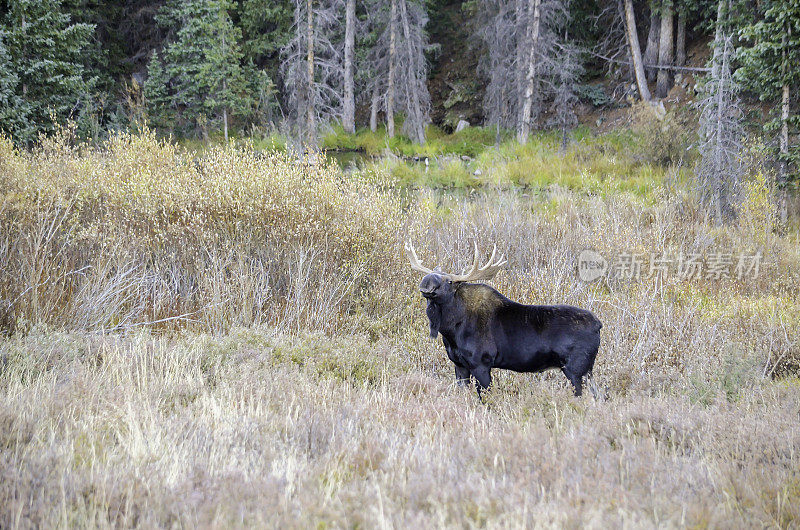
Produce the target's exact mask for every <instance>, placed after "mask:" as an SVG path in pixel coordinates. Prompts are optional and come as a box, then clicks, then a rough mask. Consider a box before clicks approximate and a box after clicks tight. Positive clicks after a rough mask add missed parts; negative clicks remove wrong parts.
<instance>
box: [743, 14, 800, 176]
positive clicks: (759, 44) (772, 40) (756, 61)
mask: <svg viewBox="0 0 800 530" xmlns="http://www.w3.org/2000/svg"><path fill="white" fill-rule="evenodd" d="M764 6H765V10H764V13H763V19H762V20H759V21H757V22H755V23H753V24H748V25H746V26H745V27H744V28H743V29H742V30H741V31H740V37H742V38H743V39H744V40H745V42H746V44H745V45H744V46H742V47H741V48H740V49H739V58H740V60H741V63H742V66H741V68H740V69H739V71H738V72H737V74H738V78H739V80H740V81H741V82H742V83H743V84H744V85H745V86H747V87H748V88H750V89H751V90H752V91H753V92H754V93H756V94H758V97H759V98H760V99H761V100H762V101H768V102H770V103H772V104H773V105H774V108H775V109H776V110H777V112H776V113H775V114H776V116H775V118H774V119H773V120H771V121H770V122H769V123H767V124H766V129H767V130H768V131H774V130H776V129H777V130H778V131H779V145H780V147H779V150H780V153H779V156H780V159H781V162H782V163H781V177H782V179H783V180H785V179H786V178H788V176H789V174H790V172H791V171H792V170H793V169H794V170H796V168H797V162H798V159H800V153H798V152H797V145H796V142H794V143H790V140H791V139H792V138H793V137H794V136H795V135H796V132H797V127H798V125H800V114H798V106H797V103H796V102H797V92H798V89H800V69H798V68H797V65H798V64H800V0H770V1H768V2H765V3H764Z"/></svg>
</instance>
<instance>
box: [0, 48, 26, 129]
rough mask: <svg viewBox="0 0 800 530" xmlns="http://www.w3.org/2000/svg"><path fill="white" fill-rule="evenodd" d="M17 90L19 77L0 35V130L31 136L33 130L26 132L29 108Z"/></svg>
mask: <svg viewBox="0 0 800 530" xmlns="http://www.w3.org/2000/svg"><path fill="white" fill-rule="evenodd" d="M18 90H19V76H17V74H16V72H15V71H14V68H13V67H12V63H11V56H10V55H9V53H8V49H7V48H6V45H5V42H4V39H3V34H2V33H0V129H2V130H3V131H5V132H8V133H11V134H16V135H32V134H33V133H34V131H33V130H30V131H28V130H26V127H28V126H29V123H30V122H29V121H28V114H29V113H30V107H29V105H27V103H26V102H25V101H24V100H23V99H22V98H21V97H20V95H19V93H18Z"/></svg>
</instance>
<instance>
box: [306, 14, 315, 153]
mask: <svg viewBox="0 0 800 530" xmlns="http://www.w3.org/2000/svg"><path fill="white" fill-rule="evenodd" d="M306 10H307V11H308V26H307V33H306V38H307V40H308V43H307V45H308V55H307V58H306V67H307V69H308V70H307V72H308V79H307V83H308V88H307V90H308V99H307V101H306V105H307V109H306V134H307V136H308V145H312V144H314V143H316V134H315V131H314V129H315V128H316V127H315V124H314V5H313V0H307V1H306Z"/></svg>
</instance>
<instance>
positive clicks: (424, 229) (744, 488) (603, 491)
mask: <svg viewBox="0 0 800 530" xmlns="http://www.w3.org/2000/svg"><path fill="white" fill-rule="evenodd" d="M469 134H487V133H486V132H485V131H484V132H483V133H481V132H480V131H477V132H476V131H472V132H470V133H469ZM487 137H488V136H487ZM331 141H332V140H331ZM448 141H450V140H449V139H448ZM637 146H641V143H637V142H636V141H632V140H628V139H626V137H625V136H624V135H623V136H619V135H606V136H599V137H594V136H592V135H584V136H580V135H578V136H574V137H573V138H572V139H571V141H570V144H569V146H568V147H567V149H566V150H562V149H561V147H560V145H559V141H558V139H556V138H555V137H552V136H548V135H542V136H540V137H537V138H534V139H533V140H532V141H531V142H529V143H528V144H526V145H525V146H519V147H517V146H513V145H512V144H511V143H502V144H501V145H499V146H497V147H486V148H485V149H481V150H478V151H473V152H470V153H462V154H463V155H464V156H467V157H469V160H464V159H461V158H460V157H459V158H457V159H456V158H455V155H453V158H452V160H451V161H445V163H444V164H443V165H441V166H440V165H437V168H436V169H435V171H441V168H442V167H447V164H452V169H451V172H452V175H453V176H452V178H451V177H447V176H446V175H445V176H442V174H439V173H436V174H433V175H432V174H430V172H429V173H425V172H424V170H423V169H421V168H419V167H416V166H412V165H409V164H405V163H404V162H403V161H402V160H401V159H400V158H398V156H399V155H402V154H403V153H402V150H396V152H395V155H393V156H394V158H392V157H390V156H387V157H384V158H382V159H380V160H376V161H375V162H374V163H369V164H366V165H363V166H359V167H356V168H355V169H354V170H352V171H342V170H341V169H340V167H339V166H338V165H337V164H336V163H334V162H333V161H331V160H330V159H326V158H325V157H324V156H323V155H320V154H317V153H309V154H306V155H305V156H296V155H294V154H292V153H291V152H288V151H286V150H281V149H279V150H267V151H264V150H261V149H255V148H254V147H253V145H252V144H251V143H247V142H240V143H232V144H230V145H226V146H215V147H210V148H208V149H204V150H202V151H194V150H189V149H184V148H181V147H178V146H176V145H174V144H172V143H170V142H168V141H164V140H162V139H159V138H158V137H157V136H156V135H155V134H154V133H152V132H149V131H143V132H141V133H139V134H118V135H115V136H112V137H111V138H109V139H108V140H107V141H105V142H104V143H102V144H100V145H88V144H83V143H80V142H77V141H75V139H74V138H73V136H72V133H71V131H70V130H69V129H63V130H62V131H61V132H60V133H59V134H57V135H55V136H54V137H52V138H50V139H46V140H43V141H42V142H41V143H40V144H39V145H38V146H36V147H35V148H33V149H30V150H21V149H17V148H15V147H14V146H13V145H12V143H11V142H10V141H9V140H8V139H5V138H3V139H0V264H2V266H1V268H0V334H2V337H1V338H0V527H2V528H32V527H52V526H58V527H66V526H79V527H111V526H114V527H130V526H139V527H195V526H199V527H231V526H239V527H251V526H277V525H284V526H287V527H304V528H305V527H309V526H317V527H335V528H338V527H402V526H406V525H416V526H422V527H431V526H436V527H439V526H441V527H489V528H497V527H504V528H505V527H523V526H524V527H579V526H589V527H603V528H605V527H609V526H623V527H664V526H666V527H674V526H693V527H752V526H763V527H778V528H795V527H797V526H798V525H799V524H800V428H798V425H800V422H798V420H800V377H799V376H800V288H799V287H798V286H800V232H798V229H797V223H796V220H791V221H790V222H789V223H786V224H780V223H779V222H778V221H779V219H778V217H777V216H776V215H775V213H774V211H773V209H772V208H771V203H772V199H773V192H774V190H773V189H772V185H771V183H770V181H769V178H768V177H767V176H765V174H764V173H763V172H761V171H759V170H758V169H757V165H754V166H753V167H754V168H755V169H754V170H753V171H752V172H750V174H749V175H748V176H747V179H746V181H745V182H744V185H743V187H742V192H741V203H742V208H741V210H740V215H739V218H738V219H737V221H736V222H735V223H731V224H728V225H717V224H715V223H714V222H713V221H712V220H711V219H710V218H709V216H708V215H707V213H706V210H705V208H704V207H703V205H702V203H701V200H700V197H699V194H698V192H697V191H696V190H695V189H694V188H693V185H692V179H691V166H690V165H689V164H688V163H683V164H680V163H678V164H674V165H666V166H665V165H663V164H657V163H656V162H655V161H653V160H651V158H652V157H646V156H641V153H640V152H639V151H637V149H639V147H637ZM431 156H433V154H432V155H431ZM437 156H438V155H437ZM401 164H403V165H401ZM456 164H458V165H456ZM407 168H411V169H407ZM476 169H479V170H480V171H479V174H478V175H476V174H475V170H476ZM464 179H469V180H464ZM408 239H411V240H413V241H414V244H415V247H416V248H417V251H418V253H419V256H420V258H421V259H422V260H423V261H424V262H425V263H426V264H430V265H435V264H439V265H441V266H442V267H443V268H445V269H446V270H453V271H456V270H461V269H462V268H463V267H465V266H466V265H467V264H468V263H469V262H470V261H471V258H472V243H473V241H477V243H478V244H479V245H480V246H482V248H483V251H484V252H485V253H486V254H487V255H488V250H489V249H490V247H491V245H492V244H495V243H496V244H497V245H498V249H499V250H500V251H502V252H504V253H505V254H506V256H507V258H508V261H509V265H508V268H507V270H505V271H502V272H501V273H500V274H499V275H498V276H497V277H496V279H495V280H493V281H492V285H494V286H495V287H497V288H498V289H499V290H500V291H501V292H503V293H504V294H506V295H508V296H509V297H511V298H513V299H516V300H518V301H521V302H525V303H532V304H544V303H566V304H572V305H577V306H581V307H585V308H587V309H590V310H592V311H593V312H594V313H595V314H596V315H597V316H598V318H600V320H601V321H602V322H603V330H602V332H601V333H602V343H601V346H600V352H599V355H598V358H597V363H596V366H595V370H594V373H595V380H596V381H597V383H598V385H599V387H600V390H601V392H600V396H599V397H598V398H597V399H594V398H592V397H591V396H590V395H588V393H587V395H586V396H584V397H583V398H574V397H573V396H572V393H571V391H570V389H569V387H568V383H567V382H566V380H565V379H564V378H563V376H562V375H561V374H560V373H552V372H548V373H544V374H524V375H523V374H513V373H504V372H500V371H495V373H494V376H495V382H494V384H493V388H492V390H491V392H489V393H488V396H487V397H486V399H485V402H481V401H480V400H478V398H477V396H476V395H475V392H474V390H472V389H464V388H459V387H456V386H455V384H454V377H453V372H452V366H451V364H450V362H449V361H448V360H447V358H446V356H445V353H444V349H443V347H442V345H441V343H438V342H435V341H432V340H431V339H430V338H429V337H428V330H427V321H426V317H425V313H424V303H423V300H422V299H421V297H420V296H419V295H418V294H417V289H416V286H417V283H418V281H419V277H418V276H417V275H416V273H414V272H413V271H411V269H410V267H409V266H408V264H407V261H406V258H405V256H404V253H403V245H404V243H405V241H406V240H408ZM585 249H592V250H594V251H596V252H597V253H599V254H601V255H602V256H604V257H605V258H606V259H607V260H608V261H609V263H610V265H611V267H610V269H609V274H608V275H607V276H605V277H604V278H601V279H599V280H597V281H594V282H585V281H582V280H581V279H580V278H579V277H578V274H577V269H576V264H577V258H578V256H579V254H580V253H581V251H583V250H585ZM626 256H629V257H630V256H637V257H639V258H640V259H641V262H642V265H641V270H640V271H639V272H640V274H638V275H637V274H634V273H633V272H631V273H630V274H627V273H626V271H628V272H630V271H632V270H633V269H629V268H626V267H623V266H621V265H623V264H624V263H625V261H624V258H625V257H626ZM655 256H659V257H660V258H662V259H665V258H666V257H667V256H669V257H671V258H670V260H669V263H670V264H671V267H673V268H668V269H666V270H664V271H663V273H662V274H650V272H651V270H650V267H649V264H650V263H652V262H653V261H652V260H653V259H654V257H655ZM689 256H694V257H696V258H697V260H698V261H701V262H702V263H703V264H704V266H705V269H703V270H700V271H699V272H698V273H697V274H684V273H681V271H680V270H678V269H676V268H675V267H678V265H679V264H680V263H684V264H685V263H686V262H685V261H682V260H683V258H686V257H689ZM720 256H725V257H727V259H728V260H730V262H726V264H727V268H726V269H725V270H726V271H727V272H728V273H727V274H719V275H716V274H709V270H711V264H712V263H715V260H716V263H717V264H719V258H720ZM742 256H746V257H749V258H752V257H753V256H758V257H759V258H758V259H759V262H758V263H759V268H758V270H754V269H753V267H749V268H747V269H746V270H745V269H741V268H740V269H737V265H738V263H737V259H741V257H742ZM484 257H485V256H484ZM683 272H686V271H683Z"/></svg>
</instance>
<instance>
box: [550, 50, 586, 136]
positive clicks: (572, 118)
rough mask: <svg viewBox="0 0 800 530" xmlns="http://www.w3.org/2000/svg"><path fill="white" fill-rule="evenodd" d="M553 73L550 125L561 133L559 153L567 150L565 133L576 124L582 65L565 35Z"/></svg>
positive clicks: (577, 51) (577, 52) (576, 52)
mask: <svg viewBox="0 0 800 530" xmlns="http://www.w3.org/2000/svg"><path fill="white" fill-rule="evenodd" d="M558 48H559V52H558V53H557V54H556V57H557V59H556V63H555V65H554V66H555V68H554V72H553V83H554V97H553V118H552V119H551V120H550V123H549V124H550V125H551V126H555V127H557V128H558V129H559V131H560V132H561V151H562V152H563V151H564V150H565V149H566V148H567V133H568V132H569V131H570V130H571V129H573V128H574V127H575V126H576V125H577V124H578V117H577V115H576V114H575V107H576V106H577V105H578V91H577V86H578V80H579V79H580V77H581V74H583V65H582V64H581V62H580V54H579V50H578V48H577V47H575V46H574V45H572V44H571V43H569V41H568V39H567V35H566V34H565V35H564V41H563V43H561V44H560V45H559V46H558Z"/></svg>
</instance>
